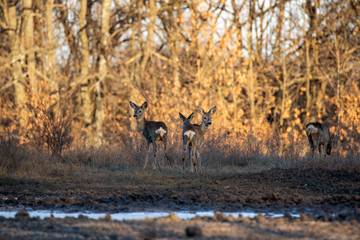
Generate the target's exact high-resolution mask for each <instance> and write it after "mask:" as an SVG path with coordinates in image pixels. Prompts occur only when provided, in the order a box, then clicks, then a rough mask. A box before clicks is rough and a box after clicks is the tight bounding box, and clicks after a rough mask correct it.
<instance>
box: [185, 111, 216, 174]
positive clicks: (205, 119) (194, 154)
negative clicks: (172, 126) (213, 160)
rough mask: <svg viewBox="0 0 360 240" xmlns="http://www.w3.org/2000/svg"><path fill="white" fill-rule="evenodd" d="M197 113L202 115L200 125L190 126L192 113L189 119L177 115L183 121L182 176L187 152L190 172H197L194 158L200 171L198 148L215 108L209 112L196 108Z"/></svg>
mask: <svg viewBox="0 0 360 240" xmlns="http://www.w3.org/2000/svg"><path fill="white" fill-rule="evenodd" d="M197 112H198V113H200V114H201V115H202V120H201V124H200V125H198V124H191V123H190V121H191V120H192V118H193V113H192V114H191V115H190V116H189V117H187V118H186V117H185V116H184V115H182V114H181V113H179V115H180V118H181V120H182V121H183V132H182V137H183V158H182V161H183V174H184V173H185V160H186V158H187V154H188V152H189V153H190V154H189V158H190V157H191V168H190V172H191V173H194V170H195V173H197V172H198V170H197V167H196V162H195V158H196V159H197V162H198V165H199V168H200V170H201V157H200V147H201V145H202V144H203V142H204V135H205V133H206V131H207V130H208V127H209V126H210V125H211V119H212V115H213V114H214V113H215V112H216V106H215V107H213V108H211V109H210V111H209V112H205V111H204V110H203V109H202V108H201V107H197Z"/></svg>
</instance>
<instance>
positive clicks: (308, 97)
mask: <svg viewBox="0 0 360 240" xmlns="http://www.w3.org/2000/svg"><path fill="white" fill-rule="evenodd" d="M305 58H306V74H305V79H306V107H305V110H306V121H310V111H311V110H310V104H311V93H310V92H311V89H310V78H311V73H310V67H311V63H310V41H309V39H307V38H306V39H305Z"/></svg>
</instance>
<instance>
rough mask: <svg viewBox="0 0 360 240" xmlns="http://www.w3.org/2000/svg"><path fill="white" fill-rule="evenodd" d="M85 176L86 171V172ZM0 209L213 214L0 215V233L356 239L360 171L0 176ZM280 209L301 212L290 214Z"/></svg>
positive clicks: (33, 236)
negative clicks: (117, 217) (200, 213)
mask: <svg viewBox="0 0 360 240" xmlns="http://www.w3.org/2000/svg"><path fill="white" fill-rule="evenodd" d="M85 176H86V177H85ZM0 207H1V208H3V209H10V208H13V209H23V208H31V209H52V210H61V211H95V212H107V213H110V214H111V213H113V212H120V211H121V212H130V211H143V210H147V211H152V210H154V211H156V210H166V211H175V210H194V211H196V210H215V211H219V212H218V213H217V214H216V215H215V216H214V217H212V218H209V217H206V218H195V219H192V220H180V219H178V218H177V217H176V216H174V215H171V216H170V217H167V218H160V219H146V220H141V221H114V220H111V217H109V218H106V219H102V220H91V219H87V218H86V217H80V218H76V219H75V218H65V219H56V218H50V219H45V220H41V219H38V218H31V219H30V218H29V217H28V216H27V215H26V214H22V216H18V217H16V218H15V219H5V218H0V226H1V228H0V239H56V238H58V239H64V238H66V239H69V238H72V239H82V238H87V239H88V238H93V239H95V238H101V239H181V238H186V237H191V236H193V237H199V238H206V239H207V238H209V239H297V238H300V239H360V224H359V223H360V173H359V172H357V171H348V170H344V171H340V170H336V171H335V170H323V169H272V170H268V171H264V172H259V173H242V174H223V175H216V174H213V175H203V176H193V175H185V176H181V175H176V174H172V173H170V172H169V173H166V172H165V173H151V172H149V173H142V172H140V171H139V172H136V171H133V172H130V173H125V171H123V172H121V171H116V170H111V171H110V170H109V171H106V172H91V173H88V174H74V175H67V174H64V173H54V176H53V177H51V178H43V179H41V178H40V179H35V180H34V179H32V180H29V179H14V178H0ZM246 210H249V211H259V212H277V213H285V217H283V218H270V217H265V216H262V215H260V216H258V217H255V218H253V219H250V218H244V217H241V216H240V217H226V216H224V215H223V214H222V213H221V212H225V211H226V212H231V211H246ZM287 213H301V217H300V218H291V217H290V215H288V214H287Z"/></svg>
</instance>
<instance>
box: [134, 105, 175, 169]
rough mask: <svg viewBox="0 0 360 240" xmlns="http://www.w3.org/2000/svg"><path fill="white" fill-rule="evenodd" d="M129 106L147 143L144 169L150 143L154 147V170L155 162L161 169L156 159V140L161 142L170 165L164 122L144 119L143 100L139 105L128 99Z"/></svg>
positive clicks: (145, 106)
mask: <svg viewBox="0 0 360 240" xmlns="http://www.w3.org/2000/svg"><path fill="white" fill-rule="evenodd" d="M130 106H131V107H132V108H133V109H134V118H135V119H136V122H137V123H138V125H139V127H140V128H141V129H142V133H143V135H144V137H145V139H146V143H147V152H146V158H145V165H144V169H145V170H146V169H147V167H148V161H149V154H150V144H151V143H152V145H153V149H154V170H156V164H157V166H158V167H159V170H161V167H160V163H159V160H158V159H156V156H157V147H158V145H157V142H163V144H164V154H165V157H166V160H167V161H168V163H169V166H171V165H170V160H169V158H168V155H167V153H166V142H167V139H166V137H167V131H168V130H167V127H166V125H165V123H163V122H154V121H148V120H146V118H145V109H146V108H147V106H148V104H147V102H144V103H143V105H142V106H141V107H139V106H137V105H136V104H135V103H133V102H131V101H130Z"/></svg>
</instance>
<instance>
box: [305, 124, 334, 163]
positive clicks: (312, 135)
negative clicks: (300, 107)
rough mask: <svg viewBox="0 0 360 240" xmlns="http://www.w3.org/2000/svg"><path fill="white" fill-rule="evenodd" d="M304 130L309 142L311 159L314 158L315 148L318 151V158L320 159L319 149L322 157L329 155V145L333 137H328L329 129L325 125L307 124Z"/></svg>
mask: <svg viewBox="0 0 360 240" xmlns="http://www.w3.org/2000/svg"><path fill="white" fill-rule="evenodd" d="M305 130H306V135H307V137H308V140H309V145H310V152H311V157H312V158H313V157H314V151H315V148H318V149H319V158H321V148H323V153H324V157H325V156H326V154H327V155H330V154H331V143H332V142H333V140H334V135H331V136H330V130H329V127H328V126H327V125H326V124H325V123H319V122H311V123H308V124H307V125H306V127H305ZM325 153H326V154H325Z"/></svg>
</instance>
